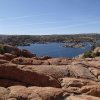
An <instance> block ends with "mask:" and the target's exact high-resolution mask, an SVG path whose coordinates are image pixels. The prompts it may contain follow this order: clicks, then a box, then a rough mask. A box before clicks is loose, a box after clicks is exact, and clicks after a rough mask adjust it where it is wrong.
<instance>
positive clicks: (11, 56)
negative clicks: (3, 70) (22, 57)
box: [4, 53, 17, 61]
mask: <svg viewBox="0 0 100 100" xmlns="http://www.w3.org/2000/svg"><path fill="white" fill-rule="evenodd" d="M16 57H17V56H16V55H13V54H10V53H5V54H4V58H5V60H8V61H10V60H12V59H14V58H16Z"/></svg>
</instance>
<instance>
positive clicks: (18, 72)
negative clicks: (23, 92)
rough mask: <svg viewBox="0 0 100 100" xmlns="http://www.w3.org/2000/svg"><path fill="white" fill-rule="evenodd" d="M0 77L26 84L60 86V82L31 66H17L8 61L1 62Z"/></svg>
mask: <svg viewBox="0 0 100 100" xmlns="http://www.w3.org/2000/svg"><path fill="white" fill-rule="evenodd" d="M0 78H2V79H8V80H14V81H18V82H22V83H25V84H26V86H32V85H33V86H52V87H60V83H59V82H58V81H57V80H56V79H55V78H53V77H52V76H50V75H47V74H45V73H41V72H40V71H36V70H34V69H32V66H31V67H27V66H17V65H15V64H10V63H9V64H2V65H0ZM15 85H16V84H15Z"/></svg>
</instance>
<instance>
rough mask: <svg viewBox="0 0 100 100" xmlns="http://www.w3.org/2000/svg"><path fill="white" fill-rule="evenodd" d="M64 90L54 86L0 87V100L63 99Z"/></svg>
mask: <svg viewBox="0 0 100 100" xmlns="http://www.w3.org/2000/svg"><path fill="white" fill-rule="evenodd" d="M63 93H64V91H63V90H62V89H59V88H53V87H24V86H11V87H8V88H7V89H6V88H3V87H0V100H61V99H63Z"/></svg>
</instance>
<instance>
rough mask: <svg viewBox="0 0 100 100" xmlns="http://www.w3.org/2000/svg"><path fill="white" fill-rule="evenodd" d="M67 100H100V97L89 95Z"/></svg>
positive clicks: (67, 99) (70, 97) (72, 97)
mask: <svg viewBox="0 0 100 100" xmlns="http://www.w3.org/2000/svg"><path fill="white" fill-rule="evenodd" d="M66 100H100V98H98V97H94V96H88V95H78V96H77V95H76V96H69V97H68V98H66Z"/></svg>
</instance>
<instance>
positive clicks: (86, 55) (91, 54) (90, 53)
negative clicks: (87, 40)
mask: <svg viewBox="0 0 100 100" xmlns="http://www.w3.org/2000/svg"><path fill="white" fill-rule="evenodd" d="M95 56H96V55H95V54H94V53H93V52H92V51H86V52H85V53H84V55H83V57H84V58H94V57H95Z"/></svg>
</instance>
